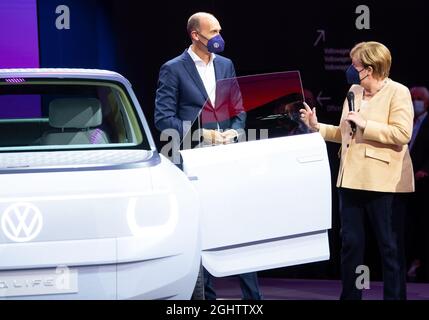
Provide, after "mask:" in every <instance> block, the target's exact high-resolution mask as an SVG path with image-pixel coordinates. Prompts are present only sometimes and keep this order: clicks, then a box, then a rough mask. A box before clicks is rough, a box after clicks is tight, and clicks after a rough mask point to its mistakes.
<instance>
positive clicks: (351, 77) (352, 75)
mask: <svg viewBox="0 0 429 320" xmlns="http://www.w3.org/2000/svg"><path fill="white" fill-rule="evenodd" d="M363 70H365V68H363V69H362V70H360V71H358V70H357V69H356V68H355V66H354V65H352V64H351V65H350V67H348V68H347V70H346V78H347V83H348V84H360V83H361V82H362V80H363V79H365V78H366V77H368V75H366V76H365V77H363V78H362V79H361V78H360V73H361V72H362V71H363Z"/></svg>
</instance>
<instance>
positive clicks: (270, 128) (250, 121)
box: [182, 71, 310, 149]
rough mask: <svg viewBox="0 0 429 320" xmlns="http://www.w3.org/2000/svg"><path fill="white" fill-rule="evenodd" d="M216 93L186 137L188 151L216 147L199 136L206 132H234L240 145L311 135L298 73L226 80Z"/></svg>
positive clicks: (185, 145)
mask: <svg viewBox="0 0 429 320" xmlns="http://www.w3.org/2000/svg"><path fill="white" fill-rule="evenodd" d="M214 90H215V92H214V93H212V94H210V95H209V96H210V97H212V99H213V97H215V98H214V100H215V101H211V100H210V98H209V99H208V100H207V101H206V103H205V104H204V106H203V107H202V109H201V111H200V113H199V115H198V117H197V118H196V119H195V121H193V123H192V126H191V127H190V128H191V129H190V130H189V131H188V132H187V134H186V135H185V136H184V138H183V140H182V147H183V148H184V149H187V148H189V147H192V148H195V147H201V146H208V145H212V144H210V143H204V142H203V140H204V138H203V137H202V136H203V134H199V135H198V134H195V132H202V129H206V130H216V131H221V132H225V131H227V130H230V129H234V130H235V131H237V132H238V133H239V137H238V139H236V142H245V141H253V140H260V139H269V138H277V137H284V136H291V135H299V134H305V133H309V132H310V130H309V129H308V127H307V126H306V125H305V124H304V123H303V122H302V121H301V120H300V113H299V110H300V109H302V108H304V106H303V102H304V95H303V88H302V84H301V78H300V74H299V72H298V71H288V72H279V73H271V74H259V75H252V76H244V77H237V78H230V79H223V80H219V81H217V83H216V87H215V89H214ZM197 138H198V139H197ZM196 140H197V141H196ZM206 140H207V139H206Z"/></svg>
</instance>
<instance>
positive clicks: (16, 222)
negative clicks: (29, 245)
mask: <svg viewBox="0 0 429 320" xmlns="http://www.w3.org/2000/svg"><path fill="white" fill-rule="evenodd" d="M42 226H43V216H42V213H41V212H40V210H39V208H37V207H36V206H35V205H33V204H31V203H15V204H12V205H10V206H9V207H7V208H6V210H5V211H4V212H3V215H2V217H1V229H2V230H3V233H4V234H5V235H6V237H7V238H8V239H10V240H12V241H14V242H28V241H31V240H33V239H34V238H36V237H37V236H38V235H39V233H40V231H41V230H42Z"/></svg>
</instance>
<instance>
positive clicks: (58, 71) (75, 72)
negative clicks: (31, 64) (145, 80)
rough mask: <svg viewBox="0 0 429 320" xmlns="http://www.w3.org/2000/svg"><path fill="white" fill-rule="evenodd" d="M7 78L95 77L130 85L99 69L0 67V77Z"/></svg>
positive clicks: (126, 81)
mask: <svg viewBox="0 0 429 320" xmlns="http://www.w3.org/2000/svg"><path fill="white" fill-rule="evenodd" d="M8 78H24V79H25V78H53V79H54V78H55V79H64V78H71V79H97V80H109V81H117V82H120V83H122V84H124V85H126V86H129V87H131V84H130V82H129V81H128V80H127V79H126V78H125V77H123V76H122V75H120V74H119V73H117V72H114V71H108V70H99V69H73V68H31V69H30V68H28V69H26V68H24V69H0V79H8Z"/></svg>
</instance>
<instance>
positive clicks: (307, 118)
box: [299, 102, 319, 130]
mask: <svg viewBox="0 0 429 320" xmlns="http://www.w3.org/2000/svg"><path fill="white" fill-rule="evenodd" d="M304 107H305V109H300V110H299V113H300V114H301V120H302V121H303V122H304V123H305V124H306V125H307V127H309V128H311V129H313V130H319V122H318V121H317V115H316V108H313V109H310V107H309V106H308V104H307V103H305V102H304Z"/></svg>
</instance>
